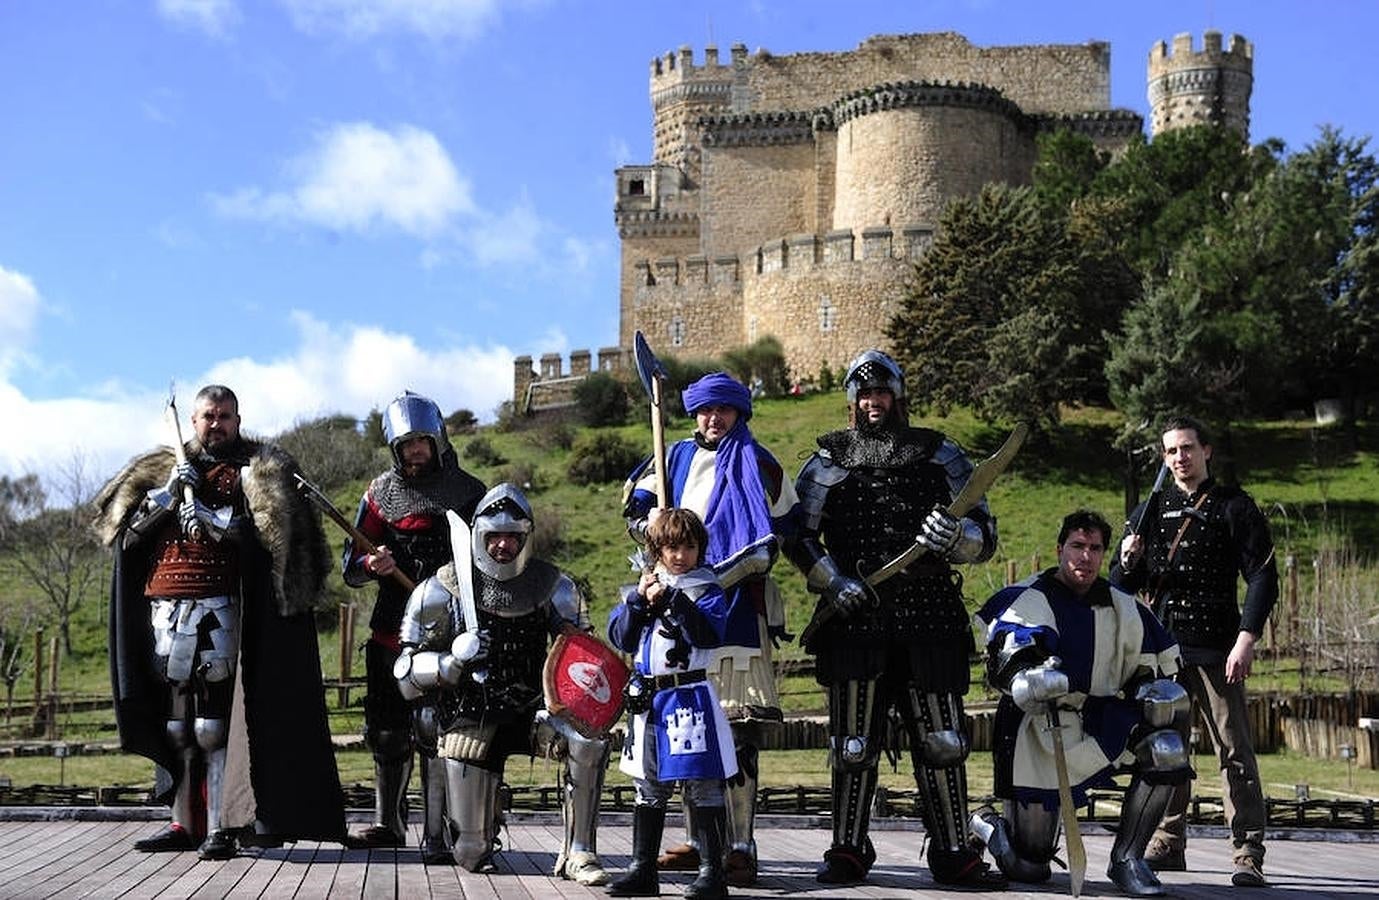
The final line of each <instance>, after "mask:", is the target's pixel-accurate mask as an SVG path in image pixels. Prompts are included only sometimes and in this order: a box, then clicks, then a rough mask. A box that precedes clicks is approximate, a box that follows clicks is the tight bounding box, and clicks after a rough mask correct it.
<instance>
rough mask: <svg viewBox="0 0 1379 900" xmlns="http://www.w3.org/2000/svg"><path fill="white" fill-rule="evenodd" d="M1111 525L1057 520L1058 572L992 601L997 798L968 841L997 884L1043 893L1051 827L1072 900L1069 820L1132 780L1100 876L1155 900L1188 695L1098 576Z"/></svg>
mask: <svg viewBox="0 0 1379 900" xmlns="http://www.w3.org/2000/svg"><path fill="white" fill-rule="evenodd" d="M1110 540H1111V526H1110V525H1109V524H1108V523H1107V521H1106V520H1105V519H1104V518H1102V517H1101V516H1100V515H1098V514H1097V513H1094V512H1089V511H1087V510H1080V511H1078V512H1075V513H1073V514H1071V515H1069V516H1067V517H1066V518H1065V519H1064V520H1063V526H1062V529H1061V530H1060V531H1059V533H1058V567H1057V568H1054V569H1049V570H1048V571H1045V572H1041V573H1040V574H1038V575H1034V576H1032V577H1030V578H1028V579H1026V580H1025V581H1022V582H1020V583H1018V584H1014V585H1011V586H1010V587H1007V588H1004V589H1003V590H1001V591H998V592H997V593H996V594H995V595H994V596H992V598H991V599H990V600H988V601H987V602H986V605H985V606H983V607H982V609H981V611H980V612H978V613H977V616H978V618H980V619H981V621H982V622H983V623H985V624H986V647H987V673H988V679H989V680H990V682H991V684H992V686H993V687H995V688H996V689H998V690H1000V691H1001V693H1002V695H1003V696H1002V697H1001V702H1000V705H999V706H998V707H997V709H996V728H995V747H994V750H993V753H994V757H995V766H994V771H995V782H996V796H998V797H1001V798H1003V799H1004V800H1005V810H1004V815H1003V816H1002V815H998V814H997V813H996V811H995V810H993V809H990V808H986V809H983V810H979V811H978V812H977V813H976V814H975V815H974V816H973V817H972V831H973V833H974V835H976V837H977V839H978V840H980V841H981V843H983V844H985V845H986V847H987V849H988V850H990V851H991V855H992V856H993V857H994V858H995V859H996V864H997V865H998V866H999V867H1000V869H1001V871H1002V872H1004V873H1005V875H1006V876H1007V877H1008V878H1010V879H1012V880H1014V881H1019V882H1025V883H1037V882H1042V881H1046V880H1048V878H1049V875H1050V869H1049V862H1050V860H1052V859H1053V856H1054V851H1055V850H1056V849H1057V842H1058V832H1059V829H1060V827H1061V828H1062V830H1063V832H1064V835H1065V836H1066V839H1067V843H1068V872H1069V875H1070V877H1071V886H1072V894H1073V896H1074V897H1076V896H1078V895H1080V894H1081V892H1082V880H1083V877H1084V875H1085V874H1086V868H1087V854H1086V851H1085V850H1084V849H1083V846H1082V838H1081V835H1080V834H1079V832H1078V825H1077V807H1078V806H1081V805H1083V804H1084V803H1086V802H1087V789H1088V788H1089V787H1095V786H1106V785H1109V784H1110V783H1111V776H1112V775H1114V774H1117V773H1119V772H1123V771H1130V772H1133V773H1134V775H1133V778H1132V779H1131V781H1130V786H1129V788H1128V789H1127V790H1126V792H1125V798H1124V800H1122V802H1121V814H1120V825H1119V827H1118V828H1117V829H1116V839H1115V842H1114V843H1113V844H1112V846H1111V860H1110V864H1109V865H1108V866H1107V869H1106V874H1107V875H1108V876H1109V877H1110V878H1111V880H1112V881H1113V882H1115V884H1116V886H1117V887H1119V888H1120V889H1121V890H1122V891H1124V892H1125V893H1126V894H1129V895H1130V896H1132V897H1152V896H1158V895H1160V894H1163V893H1164V889H1163V886H1162V885H1161V884H1160V883H1159V879H1158V878H1157V877H1156V876H1155V875H1154V872H1153V871H1152V870H1151V869H1150V868H1149V866H1148V864H1147V863H1146V862H1145V860H1144V852H1145V847H1146V846H1147V845H1148V844H1149V839H1150V838H1151V837H1152V836H1153V834H1154V828H1155V826H1156V825H1157V824H1158V821H1159V816H1160V815H1161V814H1162V813H1163V810H1164V807H1165V806H1166V805H1167V804H1168V798H1169V796H1170V795H1171V794H1172V793H1173V791H1174V789H1175V788H1176V787H1177V786H1179V785H1186V784H1187V782H1188V780H1189V779H1190V778H1191V777H1192V768H1191V764H1190V762H1189V760H1188V754H1187V742H1186V740H1185V737H1184V733H1185V732H1186V730H1187V724H1188V710H1189V702H1188V698H1187V692H1186V691H1184V690H1183V689H1182V688H1181V687H1179V686H1178V685H1177V684H1175V683H1173V682H1172V681H1170V680H1169V678H1170V676H1172V675H1173V674H1174V673H1175V672H1177V671H1178V664H1179V657H1178V647H1177V645H1176V644H1175V643H1174V642H1173V639H1172V638H1171V637H1170V636H1169V635H1168V632H1166V631H1165V630H1164V628H1163V626H1162V625H1160V624H1159V621H1158V619H1156V618H1154V614H1153V613H1152V612H1150V611H1149V610H1148V609H1147V608H1146V607H1144V606H1143V605H1141V604H1140V603H1138V602H1137V601H1136V600H1135V598H1134V597H1132V596H1131V595H1129V594H1126V593H1124V592H1123V591H1120V590H1117V589H1116V588H1113V587H1111V585H1110V584H1108V583H1107V582H1106V580H1105V579H1104V578H1102V577H1101V564H1102V561H1103V560H1104V559H1105V556H1106V547H1107V544H1108V543H1110Z"/></svg>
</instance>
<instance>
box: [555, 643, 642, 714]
mask: <svg viewBox="0 0 1379 900" xmlns="http://www.w3.org/2000/svg"><path fill="white" fill-rule="evenodd" d="M627 675H628V670H627V665H626V664H625V663H624V662H623V661H622V658H621V657H620V656H618V653H617V651H615V650H614V649H613V648H612V647H609V646H608V645H607V644H605V643H604V642H603V641H601V640H599V639H598V638H596V637H594V636H593V635H592V634H585V633H584V632H579V631H576V632H568V633H566V634H562V635H560V636H559V637H557V638H556V639H555V643H553V644H552V645H551V652H550V653H549V654H547V656H546V667H545V669H544V670H543V672H542V678H541V681H542V686H543V688H544V689H545V693H546V709H547V710H549V711H550V713H551V715H554V716H560V717H561V718H562V719H564V720H565V721H567V722H569V723H570V724H571V725H573V726H574V727H575V729H576V730H577V731H578V732H579V733H580V734H582V735H584V736H585V737H589V738H603V737H605V736H606V735H607V734H608V729H609V728H611V727H612V725H613V723H614V722H616V721H618V717H619V716H620V715H622V694H623V687H624V686H625V685H626V684H627Z"/></svg>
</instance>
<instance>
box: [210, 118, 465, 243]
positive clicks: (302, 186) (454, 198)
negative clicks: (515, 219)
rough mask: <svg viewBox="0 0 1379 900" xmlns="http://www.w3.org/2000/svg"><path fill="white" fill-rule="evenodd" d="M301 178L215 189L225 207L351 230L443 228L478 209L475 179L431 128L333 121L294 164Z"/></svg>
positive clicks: (234, 212) (240, 213)
mask: <svg viewBox="0 0 1379 900" xmlns="http://www.w3.org/2000/svg"><path fill="white" fill-rule="evenodd" d="M288 171H289V174H290V175H292V176H294V180H295V182H296V183H295V186H292V187H290V188H288V189H287V190H283V191H270V192H265V191H263V190H261V189H260V188H257V187H251V188H244V189H241V190H239V191H237V192H235V193H233V194H229V195H214V196H212V198H211V199H212V203H213V205H214V206H215V208H216V209H217V210H218V211H219V212H220V213H221V214H223V215H227V216H231V217H236V218H249V219H258V220H263V221H269V222H277V223H291V222H301V223H307V224H311V225H318V226H321V227H325V228H333V229H339V230H345V231H359V232H364V231H368V230H370V229H371V228H374V227H377V226H387V227H392V228H397V229H400V230H401V231H404V232H407V233H408V234H412V235H416V236H418V237H429V236H433V235H436V234H438V233H440V232H441V231H443V230H444V229H445V228H446V227H447V226H448V225H449V224H450V222H451V220H452V219H453V218H454V217H455V216H456V215H461V214H467V213H472V212H473V211H474V201H473V199H472V197H471V195H470V186H469V182H468V181H467V180H465V179H464V178H462V177H461V176H460V174H459V173H458V172H457V171H456V169H455V166H454V164H453V163H452V162H451V161H450V157H449V155H448V154H447V153H446V152H445V148H444V147H442V146H441V143H440V141H439V140H437V138H436V136H435V135H433V134H431V133H430V132H429V131H425V130H422V129H420V128H416V127H413V126H411V125H400V126H398V127H397V128H395V129H393V130H392V131H385V130H383V129H381V128H378V127H376V126H374V125H372V124H370V123H368V122H351V123H344V124H339V125H335V126H332V127H331V128H329V129H327V130H326V131H324V132H323V133H321V134H320V135H319V136H318V138H317V142H316V144H315V146H314V147H312V148H311V149H310V150H309V151H307V152H306V153H305V154H303V155H302V156H300V157H298V158H297V159H296V160H294V161H293V162H292V163H291V164H290V165H289V166H288Z"/></svg>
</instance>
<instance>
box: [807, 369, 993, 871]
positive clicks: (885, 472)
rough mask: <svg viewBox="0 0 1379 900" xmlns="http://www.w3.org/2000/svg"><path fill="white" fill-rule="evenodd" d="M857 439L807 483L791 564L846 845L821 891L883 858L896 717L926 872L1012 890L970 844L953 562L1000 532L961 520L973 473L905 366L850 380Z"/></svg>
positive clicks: (833, 449) (980, 549)
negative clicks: (892, 568)
mask: <svg viewBox="0 0 1379 900" xmlns="http://www.w3.org/2000/svg"><path fill="white" fill-rule="evenodd" d="M844 387H845V388H846V390H847V399H848V406H849V411H850V417H849V418H850V423H849V427H848V428H846V429H843V430H840V431H833V432H829V433H827V434H824V435H822V436H820V437H819V439H818V444H819V449H818V450H817V451H815V453H814V454H813V456H811V457H810V458H809V459H808V460H807V461H806V462H805V464H804V467H803V468H802V469H801V470H800V474H799V477H798V478H797V479H796V482H795V486H796V491H797V493H798V494H799V497H800V528H799V532H798V539H797V540H795V541H794V542H792V543H791V544H789V545H788V548H787V553H788V554H789V555H790V557H791V560H792V561H793V562H794V563H795V564H796V565H797V566H799V568H800V570H801V571H802V572H804V573H805V576H806V579H807V584H808V587H809V589H810V590H811V591H813V592H815V593H818V594H819V595H820V596H819V601H818V604H817V606H816V609H815V618H816V620H817V619H819V617H820V616H826V617H832V618H831V620H830V621H829V625H828V627H827V628H815V629H814V630H813V634H812V637H811V639H810V640H809V641H808V642H807V644H806V646H805V650H806V651H808V652H810V653H813V654H814V655H815V657H816V660H817V661H816V668H815V677H816V679H817V680H818V682H819V684H820V685H822V686H823V688H824V689H825V691H826V693H827V696H828V707H829V734H830V738H829V739H830V763H831V765H832V769H833V791H832V794H833V842H832V846H831V847H830V848H829V850H828V851H827V852H826V853H825V854H824V865H823V867H822V868H821V869H820V870H819V872H818V875H817V876H816V877H817V879H818V880H819V881H820V882H821V883H824V884H853V883H856V882H859V881H862V880H863V879H864V878H865V877H866V875H867V872H868V870H869V869H870V868H871V865H872V863H873V862H875V860H876V852H875V850H874V848H873V847H872V843H871V840H870V838H869V837H868V836H867V831H868V825H869V816H870V813H871V806H872V798H873V797H874V795H875V792H876V772H877V764H878V762H879V759H880V756H881V751H882V748H883V747H885V746H886V744H887V741H886V738H887V721H888V714H889V713H890V711H891V710H892V709H894V711H895V713H896V714H897V715H898V717H899V721H900V722H901V723H903V727H904V728H905V730H906V732H907V734H908V737H909V741H910V748H911V755H912V758H913V766H914V773H915V780H916V782H917V784H918V786H919V794H920V798H921V801H922V803H921V812H922V815H923V818H924V826H925V831H926V832H927V833H928V836H929V837H928V841H929V851H928V861H929V868H930V871H931V872H932V874H933V877H934V879H935V880H936V881H938V882H940V883H943V884H956V885H964V886H968V887H985V888H988V889H989V888H996V887H999V886H1001V885H1002V884H1003V879H1000V878H999V876H998V875H997V874H996V873H994V872H992V871H991V870H990V869H989V867H988V866H987V865H986V864H985V863H984V862H982V860H981V857H980V855H979V854H977V853H975V852H973V851H972V850H971V849H969V848H968V846H967V774H966V759H967V755H968V751H969V748H970V741H969V738H968V736H967V733H966V731H965V726H964V717H963V703H962V698H963V695H964V694H966V693H967V690H968V687H969V680H970V676H969V671H970V670H969V657H970V655H971V653H972V652H973V650H974V645H973V641H972V627H971V624H970V620H969V618H968V614H967V611H966V609H965V608H964V606H963V598H962V578H961V577H960V576H959V575H958V573H957V572H956V571H955V570H954V569H953V564H954V563H973V562H980V561H982V560H985V559H987V558H988V557H990V556H991V554H992V553H993V552H994V550H995V549H996V522H995V520H994V519H993V518H992V516H991V514H990V512H989V510H988V508H987V505H986V501H985V499H983V500H982V501H981V502H980V503H979V504H978V505H977V506H976V507H974V508H973V509H972V510H971V511H970V512H969V513H967V514H966V515H965V516H963V517H962V518H955V517H954V516H952V515H950V514H949V513H948V512H947V510H946V507H947V506H948V505H950V504H951V502H952V501H953V499H954V497H955V496H956V495H957V493H958V492H959V491H960V490H961V489H962V487H963V485H965V484H966V483H967V479H968V477H969V476H970V475H971V472H972V465H971V463H969V462H968V460H967V457H966V456H965V455H964V453H963V451H962V450H961V449H960V448H959V447H958V445H957V444H955V443H954V442H953V441H951V440H949V439H948V438H947V437H945V436H944V435H943V434H941V433H940V432H937V431H933V430H931V429H927V428H914V427H911V426H910V425H909V424H908V417H907V415H906V410H905V381H904V375H903V373H902V372H901V369H900V366H899V365H898V364H897V363H896V362H895V361H894V360H893V359H891V357H889V356H887V355H886V354H885V353H882V352H880V351H879V350H868V351H865V352H864V353H862V354H861V355H860V356H858V357H857V358H856V359H855V360H854V361H853V363H852V365H851V366H850V367H849V369H848V372H847V375H846V377H845V379H844ZM916 542H919V543H920V544H922V545H923V546H924V548H925V549H926V551H927V552H926V553H925V554H924V555H923V556H921V557H919V559H918V560H917V561H915V562H914V563H912V564H911V565H910V566H909V567H908V568H906V569H905V570H904V571H902V572H900V573H899V574H897V575H895V576H893V577H891V578H889V579H888V580H886V581H884V582H882V583H880V584H878V585H877V586H876V587H875V588H869V587H868V586H867V585H865V584H864V583H863V581H862V579H863V578H864V576H866V575H868V574H870V573H873V572H875V571H876V570H878V569H880V568H881V567H882V566H883V565H884V564H885V563H887V562H888V561H890V560H892V559H894V558H895V557H897V556H899V555H900V554H901V553H902V552H904V551H906V550H908V549H910V547H911V546H912V545H913V544H915V543H916Z"/></svg>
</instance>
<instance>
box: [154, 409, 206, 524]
mask: <svg viewBox="0 0 1379 900" xmlns="http://www.w3.org/2000/svg"><path fill="white" fill-rule="evenodd" d="M163 418H164V419H165V420H166V421H167V423H168V433H169V435H170V436H171V438H172V452H173V455H174V456H175V457H176V459H177V468H178V469H181V468H183V467H184V466H186V465H187V448H186V447H185V446H183V444H182V423H181V422H180V421H179V420H178V418H177V389H176V387H175V386H174V383H173V382H168V405H167V406H165V407H163ZM182 502H183V503H185V504H187V507H188V508H189V509H194V508H195V507H196V494H195V493H194V492H193V491H192V486H191V485H189V484H187V483H186V482H185V481H184V482H182ZM201 535H202V528H201V523H200V522H199V521H197V520H196V519H192V521H191V524H190V525H188V526H187V537H189V538H191V539H192V540H194V541H197V540H200V539H201Z"/></svg>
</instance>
